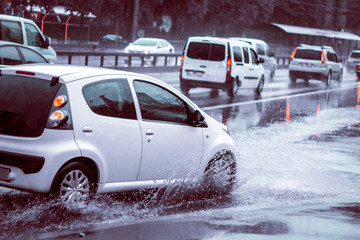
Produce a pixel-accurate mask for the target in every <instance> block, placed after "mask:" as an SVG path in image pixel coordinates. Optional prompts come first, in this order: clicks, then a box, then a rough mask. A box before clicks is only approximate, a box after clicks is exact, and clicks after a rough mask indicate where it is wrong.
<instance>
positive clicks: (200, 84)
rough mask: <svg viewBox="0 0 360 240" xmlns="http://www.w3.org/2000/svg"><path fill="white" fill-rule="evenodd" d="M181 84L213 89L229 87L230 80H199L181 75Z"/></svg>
mask: <svg viewBox="0 0 360 240" xmlns="http://www.w3.org/2000/svg"><path fill="white" fill-rule="evenodd" d="M180 82H181V84H184V85H186V86H188V87H189V88H196V87H203V88H212V89H227V88H228V87H229V84H230V83H229V82H226V81H225V82H208V81H199V80H193V79H184V78H181V77H180Z"/></svg>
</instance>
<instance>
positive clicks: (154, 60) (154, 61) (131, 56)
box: [57, 51, 347, 68]
mask: <svg viewBox="0 0 360 240" xmlns="http://www.w3.org/2000/svg"><path fill="white" fill-rule="evenodd" d="M57 55H58V57H60V56H67V64H72V60H73V57H84V58H83V59H84V60H83V61H84V62H83V63H84V65H85V66H88V65H89V58H90V57H100V63H99V65H97V66H100V67H103V66H104V61H105V60H106V61H107V62H109V60H108V59H107V58H106V57H114V58H115V59H114V62H113V63H112V62H110V64H111V65H112V66H114V67H121V68H127V67H147V68H149V67H178V66H180V61H179V59H180V58H181V54H176V53H173V54H154V53H153V54H144V53H124V52H121V53H111V52H69V51H57ZM160 58H162V60H163V61H161V64H159V63H158V60H159V59H160ZM119 59H121V60H122V61H126V62H125V64H122V65H119V62H120V61H119ZM173 59H174V60H173ZM340 59H341V61H342V63H343V64H345V63H346V59H347V57H340ZM134 60H137V63H138V65H137V66H134V65H133V64H134ZM139 60H140V64H139ZM169 60H171V61H169ZM275 60H276V63H277V67H278V68H286V67H288V66H289V64H290V56H288V55H282V56H280V55H279V56H275ZM149 62H150V64H151V66H149V65H147V63H149ZM169 62H171V63H169Z"/></svg>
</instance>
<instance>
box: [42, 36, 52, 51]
mask: <svg viewBox="0 0 360 240" xmlns="http://www.w3.org/2000/svg"><path fill="white" fill-rule="evenodd" d="M50 44H51V38H49V37H45V41H44V45H43V47H44V48H48V47H49V46H50Z"/></svg>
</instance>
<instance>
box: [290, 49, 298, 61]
mask: <svg viewBox="0 0 360 240" xmlns="http://www.w3.org/2000/svg"><path fill="white" fill-rule="evenodd" d="M297 50H298V48H297V47H296V48H295V50H294V51H293V52H292V54H291V57H290V59H291V60H294V56H295V54H296V51H297Z"/></svg>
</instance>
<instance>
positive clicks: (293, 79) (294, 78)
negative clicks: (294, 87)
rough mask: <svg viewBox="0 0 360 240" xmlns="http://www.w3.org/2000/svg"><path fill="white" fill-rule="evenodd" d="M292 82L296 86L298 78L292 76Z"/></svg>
mask: <svg viewBox="0 0 360 240" xmlns="http://www.w3.org/2000/svg"><path fill="white" fill-rule="evenodd" d="M290 82H291V83H292V84H296V77H294V76H290Z"/></svg>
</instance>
